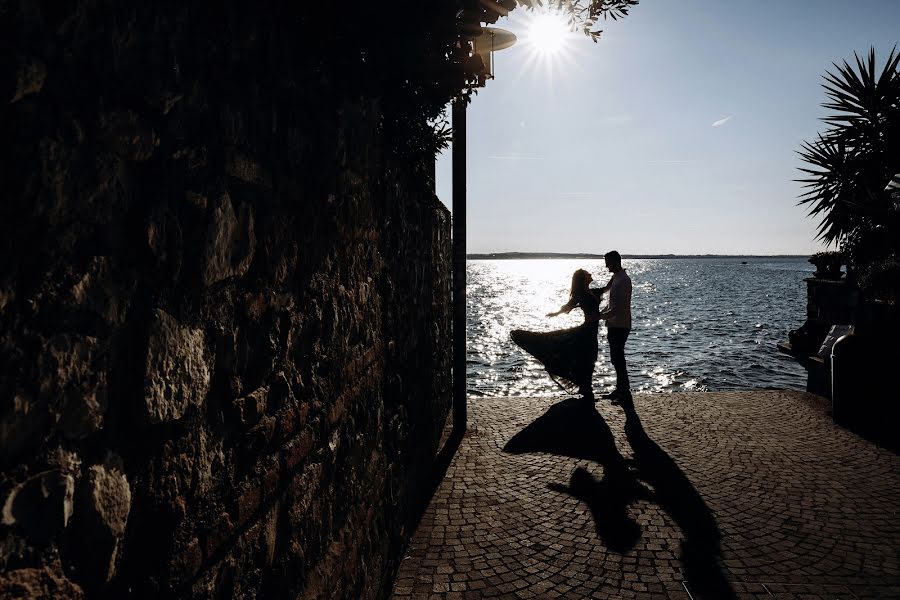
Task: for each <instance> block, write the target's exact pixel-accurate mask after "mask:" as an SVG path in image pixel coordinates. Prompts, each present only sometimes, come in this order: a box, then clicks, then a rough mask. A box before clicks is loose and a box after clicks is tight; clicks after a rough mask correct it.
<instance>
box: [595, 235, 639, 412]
mask: <svg viewBox="0 0 900 600" xmlns="http://www.w3.org/2000/svg"><path fill="white" fill-rule="evenodd" d="M603 260H604V262H606V268H607V269H608V270H609V272H610V273H612V274H613V275H612V278H611V279H610V280H609V283H607V284H606V285H605V286H604V287H603V288H602V291H604V292H606V291H608V292H609V304H608V306H607V307H606V309H605V310H602V311H600V318H601V319H603V320H604V321H606V339H607V341H608V342H609V359H610V362H612V364H613V367H614V368H615V369H616V388H615V389H614V390H613V391H611V392H609V393H608V394H603V396H602V397H603V398H608V399H610V400H619V399H629V398H631V389H630V384H629V382H628V371H627V368H626V366H625V341H626V340H627V339H628V334H629V333H631V278H630V277H628V273H626V272H625V269H623V268H622V256H621V255H620V254H619V253H618V252H616V251H615V250H613V251H611V252H607V253H606V254H604V255H603Z"/></svg>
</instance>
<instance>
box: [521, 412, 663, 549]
mask: <svg viewBox="0 0 900 600" xmlns="http://www.w3.org/2000/svg"><path fill="white" fill-rule="evenodd" d="M503 451H504V452H508V453H510V454H526V453H531V452H544V453H548V454H556V455H560V456H569V457H572V458H578V459H584V460H591V461H594V462H597V463H599V464H601V465H603V479H601V480H599V481H598V480H597V479H596V478H595V477H594V476H593V475H591V474H590V473H589V472H588V471H587V470H586V469H583V468H580V467H579V468H578V469H575V471H574V472H573V473H572V476H571V478H570V479H569V484H568V485H563V484H550V485H548V486H547V487H549V488H550V489H552V490H554V491H557V492H563V493H566V494H569V495H570V496H573V497H574V498H577V499H578V500H581V501H582V502H584V503H585V504H586V505H587V506H588V508H589V509H590V511H591V516H592V517H593V519H594V524H595V526H596V530H597V535H598V536H599V537H600V539H602V540H603V542H604V544H605V545H606V547H607V548H609V549H610V550H612V551H614V552H619V553H624V552H627V551H628V550H630V549H631V548H633V547H634V545H635V544H636V543H637V541H638V539H639V538H640V536H641V528H640V525H638V524H637V522H636V521H635V520H634V519H632V518H631V516H630V515H629V514H628V505H629V504H630V503H631V502H632V501H633V500H636V499H638V498H642V497H643V498H646V497H648V491H647V490H646V489H644V488H643V486H641V485H640V484H639V483H638V482H637V480H636V479H635V478H634V476H633V475H632V474H631V473H630V472H629V470H628V467H627V465H626V464H625V459H624V458H622V455H621V454H619V450H618V448H616V443H615V440H614V439H613V435H612V432H611V431H610V430H609V427H608V426H607V425H606V421H604V420H603V417H601V416H600V413H598V412H597V409H596V408H594V403H593V401H589V400H583V399H581V398H570V399H568V400H563V401H562V402H559V403H557V404H554V405H553V406H551V407H550V408H549V409H548V410H547V412H546V413H544V414H543V415H541V417H539V418H538V419H537V420H535V421H534V422H532V423H531V424H530V425H528V426H527V427H526V428H525V429H523V430H522V431H520V432H519V433H517V434H516V435H515V436H513V438H512V439H511V440H509V442H507V444H506V446H504V447H503Z"/></svg>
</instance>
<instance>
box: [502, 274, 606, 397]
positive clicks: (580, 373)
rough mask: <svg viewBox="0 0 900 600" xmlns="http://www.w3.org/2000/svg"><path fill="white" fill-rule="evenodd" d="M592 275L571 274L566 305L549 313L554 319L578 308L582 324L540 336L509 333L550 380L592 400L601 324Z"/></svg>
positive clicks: (598, 299)
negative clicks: (541, 367)
mask: <svg viewBox="0 0 900 600" xmlns="http://www.w3.org/2000/svg"><path fill="white" fill-rule="evenodd" d="M593 280H594V279H593V277H591V274H590V273H588V272H587V271H585V270H584V269H578V270H577V271H575V273H573V274H572V287H571V288H570V289H569V301H568V302H566V303H565V304H564V305H563V306H562V307H561V308H560V309H559V310H558V311H556V312H552V313H548V314H547V316H548V317H555V316H556V315H559V314H562V313H568V312H570V311H571V310H572V309H574V308H580V309H581V311H582V312H583V313H584V323H582V324H581V325H579V326H577V327H571V328H569V329H559V330H557V331H548V332H539V331H524V330H522V329H516V330H513V331H511V332H510V334H509V335H510V337H511V338H512V340H513V341H514V342H515V343H516V344H518V345H519V347H520V348H522V349H523V350H525V352H528V353H529V354H531V355H532V356H533V357H535V358H536V359H538V361H539V362H540V363H541V364H542V365H544V368H545V369H547V373H549V374H550V377H551V378H552V379H553V381H555V382H556V383H557V385H559V386H560V387H561V388H562V389H563V390H565V391H566V392H567V393H569V394H575V393H576V392H577V393H578V394H581V395H582V396H583V397H585V398H593V397H594V392H593V388H592V386H591V377H592V375H593V373H594V363H595V362H597V329H598V326H599V325H598V324H599V322H600V298H601V297H602V295H603V291H604V290H602V289H592V288H589V287H588V285H589V284H590V283H591V281H593Z"/></svg>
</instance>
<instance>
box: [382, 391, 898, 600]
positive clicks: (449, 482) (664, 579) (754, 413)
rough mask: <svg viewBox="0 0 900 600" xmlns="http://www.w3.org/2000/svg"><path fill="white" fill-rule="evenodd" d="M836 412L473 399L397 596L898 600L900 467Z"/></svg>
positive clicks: (798, 396) (769, 399)
mask: <svg viewBox="0 0 900 600" xmlns="http://www.w3.org/2000/svg"><path fill="white" fill-rule="evenodd" d="M826 409H827V406H826V404H825V400H823V399H821V398H818V397H816V396H813V395H810V394H806V393H803V392H793V391H754V392H724V393H694V394H658V395H642V396H636V397H635V401H634V405H633V406H624V407H623V406H613V405H611V404H610V403H609V402H608V401H602V400H601V401H599V402H598V403H596V404H594V403H587V402H584V401H581V400H577V399H565V400H561V399H559V398H556V399H554V398H502V399H475V400H470V401H469V430H468V432H467V433H466V436H465V437H464V438H463V440H462V443H461V445H460V447H459V450H458V451H457V453H456V456H455V457H454V459H453V462H452V463H451V464H450V467H449V469H448V471H447V475H446V477H445V478H444V480H443V481H442V482H441V484H440V486H439V487H438V489H437V491H436V493H435V495H434V497H433V498H432V500H431V503H430V505H429V507H428V509H427V511H426V513H425V515H424V517H423V518H422V521H421V523H420V524H419V527H418V530H417V531H416V533H415V535H414V537H413V539H412V541H411V544H410V547H409V549H408V551H407V556H406V557H405V558H404V560H403V562H402V564H401V566H400V572H399V574H398V577H397V579H396V581H395V585H394V590H393V598H395V599H397V600H405V599H407V598H416V599H418V598H442V599H448V600H449V599H462V598H483V597H484V598H488V597H499V598H504V599H506V598H510V599H513V598H683V599H690V598H694V599H699V598H781V599H792V598H797V599H799V598H846V599H856V598H859V599H862V598H900V519H898V512H900V511H898V508H900V497H898V490H900V486H898V483H900V457H898V456H897V455H895V454H893V453H891V452H889V451H887V450H884V449H881V448H878V447H876V446H874V445H872V444H871V443H869V442H867V441H865V440H863V439H862V438H859V437H857V436H856V435H854V434H852V433H850V432H848V431H846V430H844V429H841V428H840V427H837V426H835V425H834V424H833V423H832V421H831V418H830V416H828V414H827V413H826Z"/></svg>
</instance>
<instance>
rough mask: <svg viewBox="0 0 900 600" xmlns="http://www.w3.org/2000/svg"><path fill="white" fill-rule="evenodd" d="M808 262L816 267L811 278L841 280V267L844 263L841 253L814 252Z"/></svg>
mask: <svg viewBox="0 0 900 600" xmlns="http://www.w3.org/2000/svg"><path fill="white" fill-rule="evenodd" d="M809 262H810V263H812V264H813V265H815V267H816V272H815V273H813V277H818V278H820V279H840V278H841V265H842V264H843V263H844V255H843V253H841V252H834V251H829V252H816V253H815V254H813V255H812V256H810V257H809Z"/></svg>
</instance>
